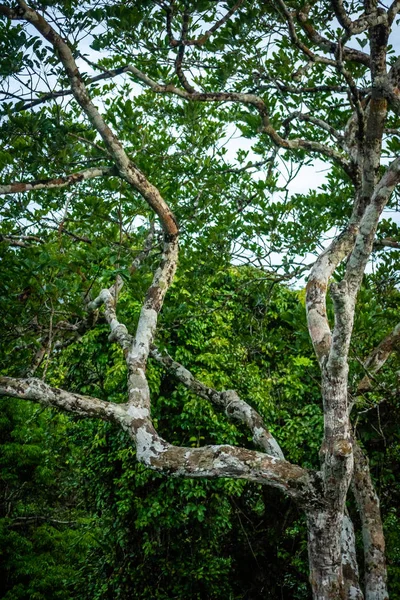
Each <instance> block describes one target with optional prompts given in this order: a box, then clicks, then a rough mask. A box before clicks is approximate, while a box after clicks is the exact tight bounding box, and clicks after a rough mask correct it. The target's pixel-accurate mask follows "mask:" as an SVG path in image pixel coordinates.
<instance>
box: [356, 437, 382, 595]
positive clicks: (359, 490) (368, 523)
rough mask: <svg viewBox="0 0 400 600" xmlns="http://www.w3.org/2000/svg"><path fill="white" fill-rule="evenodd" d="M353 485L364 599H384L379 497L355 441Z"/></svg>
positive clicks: (364, 459)
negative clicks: (356, 509) (361, 546)
mask: <svg viewBox="0 0 400 600" xmlns="http://www.w3.org/2000/svg"><path fill="white" fill-rule="evenodd" d="M352 489H353V493H354V496H355V499H356V502H357V507H358V510H359V513H360V517H361V525H362V535H363V546H364V562H365V576H364V578H365V599H366V600H387V599H388V598H389V594H388V591H387V572H386V559H385V538H384V534H383V527H382V519H381V513H380V507H379V498H378V495H377V493H376V491H375V488H374V485H373V483H372V479H371V472H370V469H369V464H368V458H367V457H366V456H365V454H364V452H363V451H362V449H361V448H360V446H359V445H358V444H357V443H356V444H355V445H354V476H353V481H352Z"/></svg>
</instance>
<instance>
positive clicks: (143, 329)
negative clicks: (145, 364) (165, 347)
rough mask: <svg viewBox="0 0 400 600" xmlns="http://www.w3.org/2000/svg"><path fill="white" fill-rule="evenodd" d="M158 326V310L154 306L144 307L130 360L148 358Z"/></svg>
mask: <svg viewBox="0 0 400 600" xmlns="http://www.w3.org/2000/svg"><path fill="white" fill-rule="evenodd" d="M156 326H157V312H156V311H155V310H154V308H142V310H141V311H140V317H139V323H138V326H137V331H136V336H135V341H134V343H133V346H132V349H131V351H130V353H129V359H128V360H129V361H132V362H135V361H136V360H143V359H146V358H147V356H148V354H149V350H150V344H151V342H152V341H153V337H154V332H155V330H156Z"/></svg>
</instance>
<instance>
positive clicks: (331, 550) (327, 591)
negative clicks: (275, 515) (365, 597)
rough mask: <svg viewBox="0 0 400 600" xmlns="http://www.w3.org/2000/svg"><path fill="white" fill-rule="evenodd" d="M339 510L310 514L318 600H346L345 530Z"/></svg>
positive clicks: (313, 582) (313, 576)
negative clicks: (342, 542)
mask: <svg viewBox="0 0 400 600" xmlns="http://www.w3.org/2000/svg"><path fill="white" fill-rule="evenodd" d="M342 521H343V514H342V512H341V511H338V510H326V511H316V512H309V513H308V514H307V532H308V560H309V566H310V583H311V588H312V592H313V598H314V600H345V599H346V593H345V586H344V581H343V570H342V553H341V529H342Z"/></svg>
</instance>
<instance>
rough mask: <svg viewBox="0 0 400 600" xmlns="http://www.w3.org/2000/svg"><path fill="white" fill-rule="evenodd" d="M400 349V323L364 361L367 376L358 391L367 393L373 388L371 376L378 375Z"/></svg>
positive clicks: (359, 385)
mask: <svg viewBox="0 0 400 600" xmlns="http://www.w3.org/2000/svg"><path fill="white" fill-rule="evenodd" d="M396 348H397V349H399V348H400V323H398V324H397V325H396V327H395V328H394V329H393V331H391V332H390V333H389V335H388V336H386V337H385V339H383V340H382V341H381V342H380V344H378V346H377V347H376V348H375V349H374V350H373V351H372V352H371V354H370V355H369V356H368V357H367V359H366V360H365V361H364V367H365V369H366V371H367V375H365V377H363V379H362V380H361V381H360V383H359V384H358V388H357V391H358V392H365V391H367V390H369V389H370V388H371V380H370V377H369V375H374V374H375V373H377V372H378V371H379V370H380V369H381V368H382V367H383V365H384V364H385V362H386V361H387V360H388V358H389V356H390V355H391V354H392V352H393V351H394V350H395V349H396Z"/></svg>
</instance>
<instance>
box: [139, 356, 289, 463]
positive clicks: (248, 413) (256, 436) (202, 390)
mask: <svg viewBox="0 0 400 600" xmlns="http://www.w3.org/2000/svg"><path fill="white" fill-rule="evenodd" d="M150 356H151V357H152V358H154V359H155V360H156V361H157V362H158V363H160V364H161V365H163V366H164V367H165V368H166V369H167V370H168V371H169V372H170V373H172V374H173V375H174V376H175V377H176V378H177V379H179V381H180V382H181V383H183V384H184V385H185V386H186V387H187V388H188V389H189V390H190V391H192V392H194V393H195V394H196V395H197V396H200V397H201V398H205V399H206V400H209V401H211V402H212V403H213V404H215V405H217V406H219V407H221V408H223V409H224V410H225V413H226V415H227V417H228V418H230V419H232V420H236V421H239V422H241V423H244V425H246V426H247V427H248V428H249V430H250V431H251V433H252V434H253V442H254V444H255V445H256V446H258V447H259V448H260V449H261V450H263V451H264V452H266V453H267V454H269V455H270V456H275V457H276V458H280V459H284V455H283V452H282V449H281V448H280V446H279V444H278V442H277V441H276V439H275V438H274V437H273V436H272V434H271V433H270V432H269V431H268V429H267V428H266V426H265V425H264V422H263V420H262V418H261V416H260V415H259V414H258V412H257V411H256V410H254V408H252V407H251V406H250V405H249V404H247V402H245V401H244V400H241V399H240V398H239V396H238V394H237V393H236V392H235V391H234V390H227V391H224V392H218V391H217V390H214V389H213V388H210V387H208V386H206V385H204V383H201V382H200V381H198V380H197V379H195V377H194V376H193V375H192V373H191V372H190V371H189V370H188V369H186V368H185V367H184V366H183V365H181V364H180V363H178V362H176V361H175V360H173V359H172V358H171V357H170V356H169V355H168V354H167V353H165V352H164V353H161V352H159V350H157V348H152V350H151V351H150Z"/></svg>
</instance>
